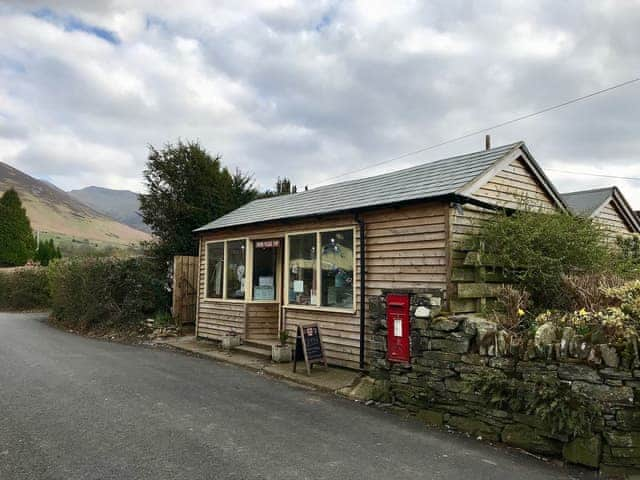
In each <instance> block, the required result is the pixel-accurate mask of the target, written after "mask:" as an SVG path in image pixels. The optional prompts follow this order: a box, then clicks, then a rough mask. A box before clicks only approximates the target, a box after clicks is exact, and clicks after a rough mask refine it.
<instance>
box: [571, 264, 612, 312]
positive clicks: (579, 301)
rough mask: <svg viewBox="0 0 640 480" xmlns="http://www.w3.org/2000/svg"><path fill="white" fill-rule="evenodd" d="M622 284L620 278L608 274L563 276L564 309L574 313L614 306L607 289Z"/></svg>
mask: <svg viewBox="0 0 640 480" xmlns="http://www.w3.org/2000/svg"><path fill="white" fill-rule="evenodd" d="M623 283H624V280H623V278H622V277H620V276H618V275H616V274H610V273H587V274H582V275H563V276H562V288H563V292H564V294H565V296H566V308H567V309H568V310H569V311H576V310H580V309H582V308H584V309H586V310H588V311H591V312H593V311H596V310H602V309H604V308H606V307H610V306H612V305H614V303H615V302H614V301H613V299H612V297H611V295H608V294H607V293H606V292H607V289H610V288H614V287H619V286H621V285H622V284H623Z"/></svg>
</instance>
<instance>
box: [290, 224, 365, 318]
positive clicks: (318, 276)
mask: <svg viewBox="0 0 640 480" xmlns="http://www.w3.org/2000/svg"><path fill="white" fill-rule="evenodd" d="M349 230H350V231H351V234H352V236H353V295H352V306H351V308H349V307H346V308H341V307H327V306H322V270H321V267H322V264H321V257H322V252H321V249H322V246H321V240H320V237H321V234H322V233H325V232H338V231H349ZM311 233H312V234H315V236H316V259H315V265H316V269H315V270H316V271H315V275H316V278H315V280H316V285H317V287H318V293H317V294H316V304H315V305H298V304H296V303H289V272H290V271H291V267H290V258H289V250H290V247H289V240H290V237H295V236H297V235H309V234H311ZM356 242H357V237H356V226H355V225H346V226H336V227H331V228H321V229H311V230H300V231H295V232H287V233H286V234H285V238H284V287H285V288H284V290H285V291H284V292H283V293H284V295H283V296H284V298H283V303H282V305H283V307H284V308H288V309H298V310H315V311H324V312H335V313H355V312H356V287H357V286H359V284H358V280H357V272H356V246H357V244H356ZM358 248H359V247H358Z"/></svg>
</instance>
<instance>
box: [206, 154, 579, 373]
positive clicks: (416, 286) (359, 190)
mask: <svg viewBox="0 0 640 480" xmlns="http://www.w3.org/2000/svg"><path fill="white" fill-rule="evenodd" d="M523 199H525V200H526V202H527V204H529V205H535V206H536V207H537V208H540V209H542V210H546V211H552V210H554V209H560V210H563V211H564V210H566V206H565V203H564V201H563V199H562V197H561V196H560V194H559V193H558V192H557V191H556V189H555V188H554V187H553V185H552V184H551V182H550V181H549V180H548V179H547V177H546V176H545V174H544V172H543V171H542V169H541V168H540V167H539V165H538V164H537V163H536V161H535V160H534V158H533V156H532V155H531V153H530V152H529V151H528V149H527V147H526V146H525V145H524V143H522V142H518V143H514V144H511V145H505V146H500V147H496V148H490V149H486V150H483V151H479V152H475V153H470V154H466V155H461V156H457V157H452V158H446V159H443V160H439V161H435V162H431V163H427V164H424V165H419V166H416V167H412V168H408V169H404V170H400V171H395V172H391V173H386V174H383V175H378V176H374V177H370V178H364V179H358V180H352V181H345V182H341V183H337V184H334V185H328V186H323V187H319V188H315V189H311V190H308V191H304V192H300V193H295V194H291V195H283V196H278V197H271V198H263V199H259V200H255V201H253V202H251V203H249V204H247V205H245V206H243V207H240V208H238V209H237V210H234V211H232V212H231V213H229V214H227V215H225V216H223V217H221V218H219V219H217V220H215V221H213V222H211V223H209V224H208V225H205V226H203V227H202V228H199V229H197V230H196V234H197V235H198V236H199V239H200V243H199V245H200V250H199V252H200V253H199V269H200V277H199V287H198V305H197V323H196V328H197V332H196V333H197V335H198V336H199V337H204V338H209V339H216V340H220V339H221V338H222V337H223V336H224V335H227V334H229V333H231V332H233V333H235V334H237V335H240V336H241V337H242V338H243V341H244V342H245V343H247V342H249V343H250V344H253V345H269V344H271V343H273V342H275V341H276V340H277V338H278V335H279V332H280V331H281V330H283V329H287V330H288V331H289V332H290V333H291V334H292V336H293V333H294V329H295V326H296V325H298V324H305V323H310V322H317V323H318V325H319V326H320V328H321V330H322V338H323V343H324V348H325V351H326V354H327V358H328V361H329V363H330V364H334V365H339V366H343V367H348V368H354V369H357V368H364V367H366V365H367V362H368V357H367V343H368V338H369V335H368V331H369V325H368V323H367V322H368V320H367V315H366V309H367V308H368V298H369V297H372V296H379V295H381V294H383V293H385V292H393V291H413V290H419V291H424V290H425V289H428V290H430V291H436V292H440V297H441V299H442V308H443V309H446V310H448V311H451V312H454V313H464V312H473V311H477V310H478V308H479V307H480V306H481V304H482V302H483V301H484V299H485V297H487V296H490V294H491V291H490V288H489V287H490V285H489V284H487V283H486V281H485V280H486V278H484V277H482V278H478V275H477V269H476V268H475V267H474V265H473V262H472V261H470V260H469V257H470V252H469V251H468V246H467V245H468V243H469V242H467V241H466V240H467V239H468V236H469V234H470V233H473V232H475V231H477V229H478V221H479V220H481V219H482V218H483V217H486V215H488V214H491V212H492V211H495V210H496V209H497V208H505V207H506V208H518V207H519V206H520V205H522V202H523Z"/></svg>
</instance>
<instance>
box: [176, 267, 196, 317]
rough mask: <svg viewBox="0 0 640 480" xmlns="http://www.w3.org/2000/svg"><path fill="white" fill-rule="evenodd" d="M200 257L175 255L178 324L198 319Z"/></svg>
mask: <svg viewBox="0 0 640 480" xmlns="http://www.w3.org/2000/svg"><path fill="white" fill-rule="evenodd" d="M197 288H198V257H187V256H175V257H173V309H172V314H173V318H174V319H175V321H176V324H177V325H178V326H182V325H185V324H190V323H193V324H195V321H196V304H197V302H198V295H197Z"/></svg>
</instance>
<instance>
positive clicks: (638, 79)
mask: <svg viewBox="0 0 640 480" xmlns="http://www.w3.org/2000/svg"><path fill="white" fill-rule="evenodd" d="M636 82H640V77H636V78H633V79H631V80H627V81H626V82H622V83H618V84H616V85H612V86H610V87H607V88H603V89H601V90H597V91H595V92H591V93H588V94H587V95H582V96H581V97H576V98H572V99H571V100H567V101H565V102H562V103H558V104H555V105H552V106H550V107H545V108H543V109H542V110H538V111H536V112H532V113H527V114H526V115H522V116H520V117H516V118H512V119H511V120H507V121H505V122H501V123H496V124H495V125H492V126H490V127H485V128H481V129H479V130H474V131H472V132H468V133H465V134H463V135H460V136H458V137H454V138H451V139H449V140H445V141H442V142H439V143H434V144H433V145H428V146H425V147H421V148H419V149H417V150H412V151H410V152H406V153H403V154H401V155H398V156H395V157H391V158H388V159H386V160H382V161H381V162H378V163H374V164H373V165H367V166H366V167H362V168H358V169H356V170H351V171H349V172H344V173H342V174H340V175H335V176H333V177H329V178H325V179H324V180H322V181H321V183H325V182H328V181H330V180H335V179H337V178H342V177H345V176H348V175H352V174H354V173H359V172H362V171H364V170H369V169H371V168H375V167H379V166H380V165H384V164H385V163H390V162H395V161H396V160H400V159H402V158H406V157H410V156H413V155H417V154H419V153H422V152H426V151H428V150H433V149H435V148H438V147H442V146H444V145H448V144H450V143H454V142H459V141H460V140H464V139H465V138H469V137H473V136H474V135H479V134H481V133H487V132H490V131H491V130H495V129H497V128H501V127H504V126H507V125H511V124H512V123H516V122H520V121H522V120H527V119H529V118H532V117H536V116H538V115H542V114H543V113H547V112H550V111H552V110H557V109H559V108H563V107H566V106H568V105H571V104H573V103H577V102H580V101H582V100H587V99H589V98H591V97H595V96H596V95H601V94H603V93H607V92H610V91H612V90H616V89H618V88H622V87H626V86H627V85H631V84H632V83H636Z"/></svg>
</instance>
